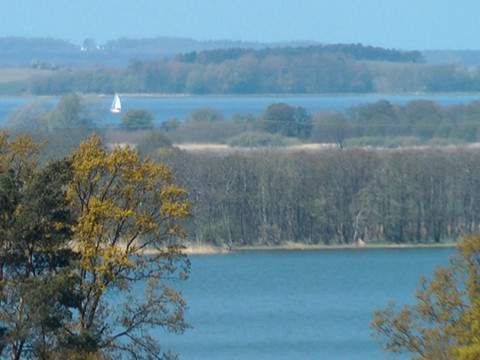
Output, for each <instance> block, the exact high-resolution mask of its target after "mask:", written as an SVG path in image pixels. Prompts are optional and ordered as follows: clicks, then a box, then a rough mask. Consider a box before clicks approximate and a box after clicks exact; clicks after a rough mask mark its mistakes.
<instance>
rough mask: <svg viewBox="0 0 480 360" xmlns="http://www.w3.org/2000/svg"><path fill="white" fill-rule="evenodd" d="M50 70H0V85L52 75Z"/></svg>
mask: <svg viewBox="0 0 480 360" xmlns="http://www.w3.org/2000/svg"><path fill="white" fill-rule="evenodd" d="M52 73H53V71H52V70H41V69H30V68H0V84H5V83H10V82H15V81H24V80H28V79H31V78H32V77H37V76H47V75H50V74H52Z"/></svg>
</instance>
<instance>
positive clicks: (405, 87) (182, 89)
mask: <svg viewBox="0 0 480 360" xmlns="http://www.w3.org/2000/svg"><path fill="white" fill-rule="evenodd" d="M478 90H480V71H479V69H478V68H477V67H468V68H467V67H464V66H461V65H453V64H427V63H424V61H423V57H422V55H421V53H420V52H417V51H412V52H401V51H397V50H388V49H382V48H374V47H370V46H362V45H326V46H321V45H315V46H305V47H283V48H278V47H277V48H266V49H256V50H249V49H240V48H238V49H224V50H209V51H200V52H190V53H186V54H183V55H178V56H176V57H174V58H157V59H154V60H152V59H150V60H132V61H131V62H130V64H129V65H128V66H127V67H95V68H85V69H60V70H58V71H56V72H55V73H54V74H52V75H51V76H48V77H41V78H33V79H31V80H29V81H28V82H24V83H23V87H22V91H25V92H28V93H32V94H63V93H68V92H72V91H79V92H83V93H113V92H122V93H170V94H178V93H191V94H265V93H298V94H299V93H302V94H303V93H371V92H395V93H404V92H417V91H421V92H451V91H464V92H468V91H478ZM2 91H4V92H5V91H8V87H7V88H5V89H3V90H2Z"/></svg>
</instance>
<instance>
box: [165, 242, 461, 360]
mask: <svg viewBox="0 0 480 360" xmlns="http://www.w3.org/2000/svg"><path fill="white" fill-rule="evenodd" d="M452 253H453V250H451V249H409V250H358V251H305V252H303V251H288V252H281V251H278V252H275V251H271V252H246V253H237V254H231V255H212V256H193V257H192V258H191V260H192V273H191V278H190V279H189V280H188V281H187V282H186V283H184V284H183V285H182V288H183V293H184V296H185V298H186V300H187V302H188V304H189V311H188V313H187V319H188V321H189V323H190V324H191V325H192V326H193V329H190V330H188V331H187V332H186V333H185V334H183V335H169V334H165V333H164V332H159V333H158V334H157V335H158V337H159V338H160V339H161V342H162V344H163V346H164V348H165V347H166V348H170V349H172V350H174V351H176V352H178V353H179V354H180V355H181V359H187V360H188V359H210V360H215V359H218V360H220V359H222V360H223V359H238V360H247V359H248V360H251V359H265V360H267V359H268V360H282V359H285V360H286V359H289V360H290V359H298V360H303V359H326V360H336V359H345V360H377V359H378V360H380V359H390V358H392V357H391V356H389V355H387V354H384V353H382V352H381V350H380V349H379V346H378V344H377V343H376V342H375V341H374V340H373V339H372V338H371V336H370V333H371V330H370V329H369V322H370V321H371V318H372V312H373V311H374V310H375V309H378V308H381V307H383V306H384V305H386V304H387V302H388V301H389V300H391V299H396V300H398V302H399V303H408V302H411V301H412V299H413V294H414V291H415V289H416V286H417V284H418V279H419V276H420V275H422V274H423V275H427V276H428V275H430V274H431V273H432V270H433V269H434V268H435V267H436V266H439V265H444V264H446V263H447V261H448V258H449V257H450V255H451V254H452ZM404 358H405V357H403V358H402V359H404Z"/></svg>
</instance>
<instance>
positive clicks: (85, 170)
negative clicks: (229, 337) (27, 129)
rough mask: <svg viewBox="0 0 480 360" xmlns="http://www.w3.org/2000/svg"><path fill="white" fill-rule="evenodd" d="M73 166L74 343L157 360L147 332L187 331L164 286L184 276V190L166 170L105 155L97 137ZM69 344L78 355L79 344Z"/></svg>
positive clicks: (124, 152) (121, 153) (120, 153)
mask: <svg viewBox="0 0 480 360" xmlns="http://www.w3.org/2000/svg"><path fill="white" fill-rule="evenodd" d="M71 163H72V171H73V178H72V181H71V183H70V186H69V189H68V199H69V200H70V201H71V204H72V209H73V211H74V213H75V214H76V216H77V219H78V220H77V223H76V224H75V231H74V238H75V242H76V244H77V247H76V248H77V252H78V254H79V257H80V259H79V265H78V269H77V272H76V276H78V278H79V288H78V291H79V292H80V293H81V294H82V296H81V298H80V299H81V300H80V301H79V302H78V303H77V304H76V309H77V311H78V320H77V321H75V326H74V327H73V328H74V329H75V330H73V331H72V332H74V339H84V340H85V341H86V342H87V343H88V344H90V346H91V350H88V352H90V353H91V352H92V351H94V350H96V351H101V352H102V353H104V354H109V355H111V356H113V357H114V358H115V357H117V358H118V357H119V356H129V357H131V358H133V359H137V358H154V359H155V358H160V357H161V356H160V355H158V354H160V348H159V346H158V344H157V342H156V341H155V339H154V338H153V337H151V336H150V335H149V333H148V330H149V329H151V328H155V327H163V328H165V329H167V330H170V331H175V332H182V331H183V330H184V329H185V328H186V327H187V325H186V323H185V321H184V310H185V306H186V304H185V301H184V300H183V298H182V297H181V294H180V293H178V292H176V291H175V290H174V289H173V288H172V286H171V282H169V281H167V280H166V279H167V278H168V279H173V278H175V276H176V277H178V278H185V277H186V276H187V274H188V271H189V263H188V261H187V259H186V258H185V257H184V255H183V254H182V252H181V247H179V246H176V245H174V240H175V239H176V238H178V237H181V236H183V235H184V233H183V230H182V228H181V226H180V225H179V223H178V221H179V220H181V219H184V218H186V217H187V216H188V215H189V208H190V205H189V202H188V201H187V199H186V193H185V190H183V189H182V188H180V187H178V186H176V185H175V183H174V182H173V178H172V174H171V173H170V171H169V169H168V167H166V166H165V165H162V164H155V163H153V162H152V161H150V160H143V161H142V160H141V159H140V158H139V156H138V154H137V153H136V152H135V151H134V150H132V149H130V148H123V149H121V148H116V149H114V150H113V151H112V152H108V151H106V150H104V149H103V147H102V145H101V142H100V139H99V138H98V137H92V138H90V139H88V140H86V141H85V142H83V143H82V144H81V145H80V147H79V148H78V150H77V151H75V152H74V153H73V155H72V157H71ZM138 283H141V284H142V288H143V289H144V294H143V296H142V297H140V298H139V297H138V295H137V296H132V295H130V293H131V292H132V291H133V288H134V286H136V289H138V285H137V284H138ZM113 294H115V298H116V299H118V300H115V302H116V305H115V306H114V307H112V306H111V301H112V300H111V299H112V296H113ZM119 295H122V296H121V297H120V296H119ZM69 344H70V345H71V346H72V350H75V351H76V346H77V342H76V341H72V342H70V343H69ZM82 344H83V345H85V342H83V343H82ZM83 345H82V346H83Z"/></svg>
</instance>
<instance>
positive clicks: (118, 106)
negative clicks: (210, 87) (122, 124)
mask: <svg viewBox="0 0 480 360" xmlns="http://www.w3.org/2000/svg"><path fill="white" fill-rule="evenodd" d="M110 111H111V112H112V113H119V112H121V111H122V103H121V102H120V96H118V94H115V97H114V98H113V103H112V107H111V108H110Z"/></svg>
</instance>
